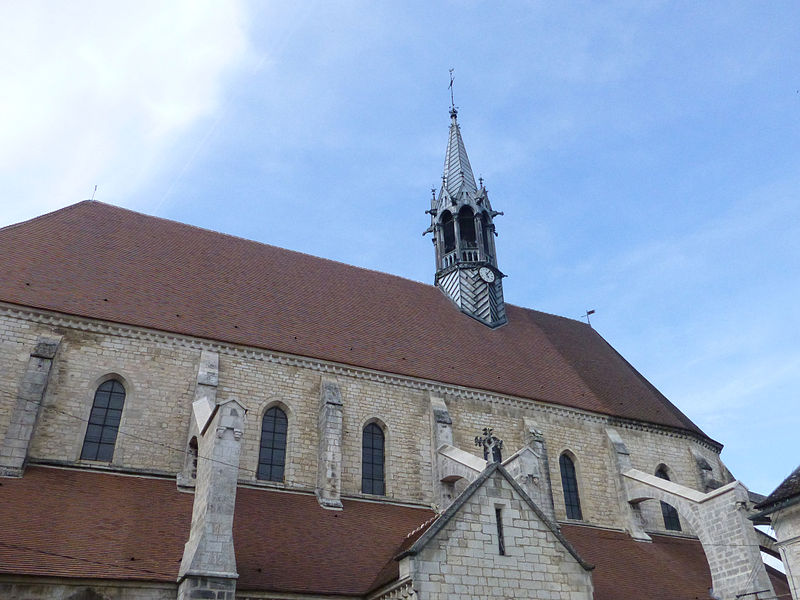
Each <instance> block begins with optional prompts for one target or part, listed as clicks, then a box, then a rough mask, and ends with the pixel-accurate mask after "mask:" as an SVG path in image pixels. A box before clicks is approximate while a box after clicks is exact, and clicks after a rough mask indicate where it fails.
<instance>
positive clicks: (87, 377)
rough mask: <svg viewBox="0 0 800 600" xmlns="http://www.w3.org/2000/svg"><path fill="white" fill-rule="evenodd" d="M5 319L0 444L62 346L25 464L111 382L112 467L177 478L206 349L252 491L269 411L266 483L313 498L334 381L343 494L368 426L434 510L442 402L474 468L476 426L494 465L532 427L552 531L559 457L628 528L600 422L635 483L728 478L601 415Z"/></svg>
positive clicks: (673, 439) (393, 474)
mask: <svg viewBox="0 0 800 600" xmlns="http://www.w3.org/2000/svg"><path fill="white" fill-rule="evenodd" d="M12 313H13V311H9V310H6V311H5V312H4V314H3V315H0V367H2V368H3V369H5V370H6V372H7V373H11V374H12V375H10V376H8V377H3V378H2V380H0V391H1V392H2V393H3V401H2V402H0V435H2V434H4V433H5V430H6V429H7V425H8V419H9V416H10V415H9V410H10V408H9V405H10V404H12V403H9V402H8V398H12V399H13V398H14V397H15V395H16V387H17V386H18V383H19V380H20V377H21V376H22V373H23V372H24V369H25V365H26V364H27V360H28V358H29V356H30V348H31V347H33V345H34V344H35V341H36V339H37V338H38V337H40V336H58V335H60V336H62V342H61V347H60V348H59V352H58V357H57V359H56V360H55V361H54V364H53V367H52V372H51V379H50V385H49V386H48V388H47V393H46V396H45V400H44V406H43V409H42V415H41V418H40V422H39V425H38V426H37V430H36V431H35V433H34V436H33V440H32V442H31V449H30V456H31V457H32V458H33V459H38V460H55V461H67V462H73V461H77V460H78V458H79V456H80V451H81V447H82V443H83V438H84V434H85V429H86V419H87V418H88V415H89V412H90V409H91V405H92V400H93V395H94V391H95V389H96V387H97V385H98V384H99V383H100V382H101V381H102V380H103V379H104V378H107V377H110V376H112V375H114V376H119V377H120V378H121V380H122V381H123V383H124V384H125V386H126V391H127V398H126V404H125V409H124V411H123V417H122V423H121V428H120V435H119V437H118V439H117V446H116V449H115V453H114V461H113V465H112V466H113V467H124V468H130V469H143V470H147V471H158V472H170V473H178V472H180V471H181V470H182V468H183V466H184V462H185V461H184V456H185V448H186V443H187V435H188V430H189V424H190V419H191V403H192V400H193V399H194V393H195V386H196V381H197V369H198V365H199V362H200V355H201V351H202V350H203V349H204V348H209V349H212V350H213V351H215V352H217V353H218V354H219V385H218V387H217V401H219V402H224V401H225V400H227V399H230V398H233V397H235V398H237V399H239V400H241V402H242V403H243V404H244V405H246V406H247V407H248V409H249V413H248V415H247V421H248V425H247V427H246V433H245V435H244V437H243V439H242V456H241V468H240V472H239V478H240V480H244V481H250V482H256V479H255V474H256V468H257V463H258V450H259V438H260V432H261V417H262V415H263V414H264V412H265V410H266V409H267V408H268V407H270V406H272V405H274V404H278V405H280V406H281V407H282V408H283V409H284V410H285V411H286V413H287V416H288V419H289V435H288V437H289V439H288V447H287V461H286V473H285V481H284V482H283V483H268V482H263V485H266V486H270V485H277V486H280V487H284V486H285V487H291V488H297V489H303V490H309V491H311V490H314V489H315V486H316V475H317V462H318V459H317V457H318V450H319V436H318V418H319V397H320V382H321V380H322V378H323V377H326V378H332V379H333V380H334V381H335V382H336V383H337V385H338V386H339V388H340V390H341V395H342V402H343V428H342V477H341V486H342V494H343V495H344V496H360V495H361V432H362V429H363V427H364V425H365V424H366V423H368V422H370V421H373V420H374V421H377V422H378V423H380V425H381V426H382V427H384V430H385V432H386V482H387V496H389V497H391V498H395V499H398V500H402V501H408V502H415V503H423V504H427V503H430V502H433V501H435V500H434V497H433V479H432V478H433V473H432V470H431V465H432V458H433V454H434V450H435V449H434V448H432V444H433V442H432V430H431V426H430V423H431V408H430V394H431V393H435V394H437V395H439V396H441V397H442V398H444V400H445V402H446V403H447V407H448V410H449V413H450V416H451V417H452V421H453V424H452V430H453V439H454V445H455V446H457V447H458V448H460V449H462V450H465V451H467V452H470V453H472V454H473V455H475V456H479V457H482V450H481V449H480V448H478V447H476V446H475V445H474V438H475V436H476V435H478V434H479V433H480V431H481V429H482V428H483V427H486V426H490V427H493V428H494V431H495V435H497V436H498V437H499V438H501V439H503V440H504V444H505V450H504V455H505V456H510V455H511V454H513V453H514V452H515V451H516V450H518V449H519V448H520V447H522V445H523V444H524V439H525V424H524V419H525V418H528V419H529V421H531V422H533V423H535V424H536V427H537V428H538V429H539V430H541V432H542V433H543V435H544V439H545V440H546V443H547V452H548V462H549V466H550V476H551V480H552V488H553V496H554V505H555V512H556V517H557V518H558V519H562V520H563V519H565V512H564V502H563V494H562V488H561V475H560V471H559V461H558V458H559V456H560V454H561V453H562V452H563V451H565V450H569V451H570V452H571V453H572V454H573V455H574V456H575V459H576V460H575V463H576V470H577V475H578V485H579V491H580V496H581V505H582V509H583V517H584V520H585V521H588V522H591V523H596V524H599V525H603V526H608V527H618V528H622V527H624V522H623V520H622V519H621V517H620V514H619V508H618V504H619V503H618V497H617V491H616V488H615V485H614V483H613V482H614V478H615V477H616V471H615V467H614V463H613V461H612V457H611V456H610V453H609V449H608V444H607V441H606V433H605V428H606V427H608V425H609V423H612V424H613V425H614V427H616V428H617V429H618V431H619V433H620V435H621V436H622V438H623V439H624V441H625V443H626V444H627V446H628V448H629V450H630V454H631V460H632V464H633V466H634V467H635V468H638V469H640V470H642V471H645V472H648V473H654V472H655V469H656V467H657V466H658V465H659V464H665V465H667V467H668V469H669V472H670V475H671V476H673V475H674V481H676V482H678V483H681V484H683V485H686V486H689V487H693V488H695V489H697V488H699V487H700V486H701V477H700V474H699V470H698V466H697V461H696V457H695V456H694V455H693V453H692V451H694V452H695V453H698V452H699V453H700V454H702V456H704V457H705V459H706V460H707V462H708V463H709V464H710V465H711V466H712V468H713V476H714V478H716V479H720V480H725V477H726V473H727V472H726V471H725V469H724V466H723V465H722V464H721V463H720V461H719V457H718V455H717V453H716V452H715V451H714V450H712V449H710V448H709V447H707V446H706V445H704V444H703V443H700V442H697V441H695V440H694V439H693V438H692V437H691V436H688V435H685V434H681V433H676V432H670V431H666V430H664V429H663V428H659V427H655V426H648V425H635V424H622V425H621V424H619V423H616V422H613V420H612V419H609V418H607V417H604V416H602V415H592V414H588V413H584V412H580V411H577V410H571V409H567V408H563V407H555V406H552V405H545V404H542V403H537V402H531V401H527V400H523V399H518V398H506V397H502V396H499V395H495V394H485V393H482V392H478V391H472V390H465V389H462V388H455V387H452V386H445V385H438V384H431V383H430V382H422V381H418V380H414V379H412V378H407V377H399V376H392V375H386V374H380V373H374V372H369V371H366V370H360V369H355V368H349V367H346V366H341V365H333V364H330V363H325V362H324V361H314V360H310V359H303V358H299V357H297V358H295V357H286V356H281V355H276V354H272V353H269V352H265V351H259V350H254V349H248V348H238V347H235V346H227V345H221V344H213V345H210V344H208V343H206V342H204V341H203V340H197V339H192V338H183V337H180V336H170V335H164V334H160V333H158V332H152V331H147V330H140V329H136V328H125V327H117V326H114V325H110V324H104V323H100V322H96V321H87V320H79V319H72V318H67V317H61V316H58V315H47V314H44V313H43V314H42V315H38V316H37V315H30V318H28V317H26V316H25V315H23V316H22V317H21V318H17V317H15V316H13V315H12ZM13 373H16V374H17V375H16V376H14V375H13ZM12 405H13V404H12ZM654 506H655V508H653V510H652V511H651V513H652V514H651V515H650V516H651V518H650V521H652V522H651V523H648V526H649V527H650V528H652V529H661V528H663V523H662V522H661V520H660V518H661V517H660V511H658V510H657V508H658V506H657V504H656V505H654Z"/></svg>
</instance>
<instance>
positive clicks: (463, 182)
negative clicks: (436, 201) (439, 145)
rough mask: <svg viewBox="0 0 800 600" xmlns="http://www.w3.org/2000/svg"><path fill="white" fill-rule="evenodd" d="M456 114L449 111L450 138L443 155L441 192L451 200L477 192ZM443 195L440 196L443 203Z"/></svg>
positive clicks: (453, 111)
mask: <svg viewBox="0 0 800 600" xmlns="http://www.w3.org/2000/svg"><path fill="white" fill-rule="evenodd" d="M457 114H458V112H457V111H456V110H455V109H453V110H451V111H450V137H449V138H448V140H447V151H446V152H445V155H444V181H443V184H442V191H443V192H444V191H445V190H446V191H447V195H449V196H450V197H451V198H459V197H460V196H461V193H462V192H472V193H475V192H477V191H478V187H477V186H476V185H475V175H473V173H472V166H471V165H470V164H469V157H468V156H467V148H466V147H465V146H464V140H463V139H462V137H461V128H460V127H459V126H458V120H457ZM444 197H445V194H441V195H440V200H442V201H443V199H444Z"/></svg>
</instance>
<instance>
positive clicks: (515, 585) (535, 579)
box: [411, 470, 592, 600]
mask: <svg viewBox="0 0 800 600" xmlns="http://www.w3.org/2000/svg"><path fill="white" fill-rule="evenodd" d="M464 493H465V494H467V493H469V490H467V491H465V492H464ZM498 509H499V511H500V515H501V520H502V527H503V540H504V552H505V554H504V555H501V554H500V545H499V539H498V527H497V514H498V512H497V511H498ZM411 560H412V565H411V576H412V578H413V581H414V588H415V590H416V592H417V594H418V597H419V600H445V599H447V598H457V597H458V598H482V599H484V598H497V599H498V600H504V599H507V598H515V599H516V598H537V599H547V600H567V599H569V600H578V599H580V600H584V599H585V600H589V599H591V598H592V581H591V573H590V572H589V571H587V570H586V569H585V568H584V567H583V566H582V565H581V564H580V563H579V562H578V560H577V559H576V558H575V557H574V556H573V555H572V554H571V553H570V552H569V551H568V550H567V548H566V547H565V546H564V545H563V544H562V542H561V541H560V540H559V539H558V538H557V537H556V535H555V534H554V533H553V531H552V530H551V529H550V527H548V525H547V524H546V523H545V522H544V521H543V520H542V519H541V518H540V517H539V515H537V514H536V513H535V512H534V510H532V508H531V507H530V505H529V504H528V503H527V501H526V500H525V499H524V498H523V497H522V496H521V495H520V494H519V492H518V491H517V490H516V489H514V487H513V486H512V485H511V483H510V482H509V481H508V480H507V479H506V478H505V477H504V476H503V474H502V473H501V472H500V471H499V470H496V471H495V472H494V473H492V474H491V476H489V477H488V478H487V479H486V481H484V482H483V484H482V485H481V486H480V487H479V488H478V489H477V490H475V491H474V493H473V494H472V495H471V496H470V497H469V498H468V499H467V500H466V502H464V503H463V505H462V506H460V507H459V509H458V511H457V512H456V513H455V515H453V516H452V518H450V520H449V521H448V522H447V524H446V525H445V526H444V527H443V528H442V529H441V530H440V531H438V532H437V533H436V534H435V535H434V536H433V538H432V539H431V540H430V541H429V542H428V543H426V544H425V545H424V547H423V548H421V549H420V551H419V553H418V554H416V555H415V556H413V557H412V559H411Z"/></svg>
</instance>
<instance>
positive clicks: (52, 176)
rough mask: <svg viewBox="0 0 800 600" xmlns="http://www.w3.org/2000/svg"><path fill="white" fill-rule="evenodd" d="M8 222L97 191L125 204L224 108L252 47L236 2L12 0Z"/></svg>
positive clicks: (5, 162)
mask: <svg viewBox="0 0 800 600" xmlns="http://www.w3.org/2000/svg"><path fill="white" fill-rule="evenodd" d="M0 20H2V22H4V23H6V24H9V23H14V27H13V28H12V27H6V28H5V30H4V34H3V36H2V37H0V53H2V55H3V56H4V57H5V59H4V60H3V62H2V65H0V113H2V114H3V119H2V120H0V140H1V142H0V184H1V185H2V190H3V197H4V200H3V204H2V205H0V222H2V223H4V224H5V223H9V222H11V221H15V220H19V219H21V218H25V217H29V216H33V215H35V214H40V213H42V212H44V211H45V210H47V209H52V208H55V207H58V206H63V205H65V204H70V203H72V202H75V201H77V200H81V199H84V198H86V197H89V196H90V195H91V193H92V188H93V186H94V184H99V185H100V188H101V190H102V191H101V194H102V195H104V197H105V198H108V199H110V200H112V201H116V202H119V201H120V199H121V198H126V197H129V195H130V194H131V192H132V191H133V190H135V189H136V188H137V186H138V185H139V184H140V183H141V182H142V181H144V180H146V179H148V178H149V177H151V176H152V175H153V173H154V172H155V171H157V170H158V169H159V168H160V165H161V164H162V162H163V161H164V160H165V150H166V149H168V147H169V146H170V144H172V143H173V142H174V141H175V137H176V136H177V135H178V134H180V133H181V132H184V131H186V130H187V129H188V128H189V127H190V126H192V125H193V124H195V123H197V121H198V120H199V119H201V118H203V117H207V116H209V115H211V114H213V112H214V111H215V110H217V108H218V107H219V106H220V100H221V96H222V83H223V81H224V78H225V76H226V74H228V73H229V72H230V70H231V69H233V68H235V67H236V66H237V65H239V64H241V63H242V61H243V60H245V57H246V56H247V51H248V41H247V32H246V22H245V11H244V8H243V5H242V4H241V3H239V2H225V3H219V2H212V1H205V2H204V1H192V2H189V1H185V0H179V1H176V2H169V3H162V2H155V1H137V2H113V3H109V2H86V1H84V2H69V3H49V2H36V1H33V2H31V1H26V2H22V1H19V2H6V3H3V4H2V5H0Z"/></svg>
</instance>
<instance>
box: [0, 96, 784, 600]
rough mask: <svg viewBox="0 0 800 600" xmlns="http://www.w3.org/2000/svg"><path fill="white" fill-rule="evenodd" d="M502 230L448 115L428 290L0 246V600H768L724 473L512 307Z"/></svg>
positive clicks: (340, 277) (69, 234) (642, 387)
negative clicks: (498, 243)
mask: <svg viewBox="0 0 800 600" xmlns="http://www.w3.org/2000/svg"><path fill="white" fill-rule="evenodd" d="M442 141H443V142H444V140H442ZM443 145H444V144H443ZM495 202H496V203H497V205H498V208H499V207H500V205H501V204H502V199H501V198H493V199H492V200H491V201H490V198H489V194H488V192H487V190H486V189H485V187H484V185H483V182H482V181H480V180H479V181H478V182H476V180H475V177H474V174H473V170H472V167H471V166H470V163H469V159H468V156H467V151H466V147H465V145H464V141H463V139H462V134H461V130H460V126H459V123H458V114H457V111H456V110H455V109H452V110H451V113H450V125H449V139H448V141H447V147H446V153H445V162H444V172H443V176H442V185H441V189H440V190H439V191H438V193H434V195H433V198H432V199H431V202H430V206H429V207H428V206H420V214H421V212H422V210H424V209H427V214H428V215H429V216H430V227H429V229H428V230H427V232H426V233H427V234H428V235H430V239H432V240H433V249H434V256H433V261H432V263H433V269H432V271H433V280H434V285H427V284H422V283H418V282H414V281H410V280H407V279H403V278H400V277H396V276H393V275H389V274H385V273H380V272H375V271H368V270H364V269H361V268H356V267H352V266H348V265H345V264H341V263H337V262H333V261H329V260H326V259H324V258H316V257H313V256H309V255H305V254H300V253H297V252H292V251H288V250H284V249H281V248H277V247H274V246H269V245H265V244H262V243H257V242H253V241H248V240H245V239H241V238H237V237H232V236H229V235H225V234H224V233H218V232H214V231H208V230H204V229H199V228H197V227H193V226H189V225H184V224H181V223H178V222H174V221H168V220H164V219H161V218H156V217H152V216H148V215H144V214H140V213H136V212H132V211H130V210H126V209H122V208H119V207H116V206H112V205H109V204H104V203H100V202H93V201H87V202H81V203H78V204H74V205H72V206H69V207H67V208H64V209H61V210H58V211H55V212H52V213H49V214H45V215H42V216H40V217H38V218H35V219H32V220H29V221H26V222H22V223H18V224H14V225H10V226H7V227H5V228H3V229H0V281H1V283H0V475H2V477H0V598H20V599H23V598H24V599H26V600H27V599H30V600H41V599H45V598H48V599H49V598H57V599H63V600H100V599H105V600H117V599H119V600H167V599H170V600H171V599H180V600H188V599H200V598H209V599H215V600H233V599H234V598H236V599H237V600H251V599H252V600H255V599H267V598H270V599H298V600H299V599H321V598H325V599H327V600H337V599H340V600H355V599H363V600H379V599H380V600H383V599H416V600H444V599H454V598H470V599H472V598H476V599H477V598H480V599H499V600H506V599H515V598H537V599H547V600H567V599H570V600H590V599H592V598H594V599H596V600H627V599H631V600H633V599H644V598H647V599H651V600H652V599H663V600H690V599H695V598H699V599H709V598H715V599H723V600H734V599H736V598H747V599H752V600H755V599H757V598H760V599H766V598H774V597H776V596H777V597H788V595H789V587H788V583H787V580H786V578H785V577H784V576H783V575H782V574H780V573H778V572H777V571H775V570H773V569H771V568H769V567H766V566H765V565H764V563H763V561H762V558H761V550H762V549H763V550H765V551H767V552H772V553H774V552H775V548H774V540H771V539H770V538H769V537H767V536H765V535H764V534H762V533H760V532H758V531H757V530H756V529H755V528H754V526H753V523H754V520H753V519H750V518H748V517H752V516H753V515H754V514H755V513H757V512H758V511H757V510H755V509H754V504H756V503H758V502H759V501H763V497H758V496H757V495H754V494H752V493H751V492H749V491H748V490H747V489H746V488H745V487H744V486H743V485H742V484H741V483H740V482H738V481H737V480H736V479H735V477H734V475H732V474H731V473H730V472H729V471H728V469H726V467H725V465H724V464H723V463H722V462H721V460H720V450H721V448H722V445H721V444H720V443H719V442H717V441H715V440H713V439H711V438H709V437H708V436H707V435H706V434H705V433H703V431H701V430H700V429H699V428H698V427H697V426H696V425H695V424H694V423H693V422H692V421H691V420H690V418H689V417H688V416H686V415H684V414H683V413H682V412H681V411H679V410H678V409H677V408H676V407H675V406H674V405H673V404H671V403H670V401H669V400H668V399H667V398H665V397H664V396H663V395H662V394H661V393H660V392H659V391H658V390H657V389H656V388H655V387H654V386H653V385H652V384H650V383H649V382H648V381H647V380H646V379H645V378H644V377H643V376H642V375H641V374H640V373H638V372H637V371H636V369H635V368H634V367H633V366H631V365H630V364H629V363H628V362H627V361H626V360H625V359H624V358H623V357H622V356H620V355H619V354H618V353H617V352H616V351H615V350H614V348H613V347H612V346H611V345H609V343H608V342H607V341H606V340H604V339H603V338H602V337H601V336H600V335H598V333H597V332H596V331H595V330H593V329H592V328H591V327H590V326H589V325H588V324H586V323H584V322H582V321H576V320H572V319H567V318H563V317H559V316H555V315H552V314H546V313H542V312H538V311H536V310H533V309H529V308H521V307H518V306H513V305H510V304H506V303H505V301H504V297H503V279H504V277H505V276H506V275H505V273H504V272H503V270H502V268H503V260H502V259H503V257H502V256H498V254H497V252H496V248H495V244H494V238H495V235H496V222H495V221H496V217H497V216H498V215H499V214H500V213H499V212H498V211H497V210H495V206H494V203H495ZM426 219H427V217H426ZM761 519H762V521H763V520H765V519H767V517H766V516H763V517H761ZM755 522H758V519H756V521H755Z"/></svg>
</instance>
